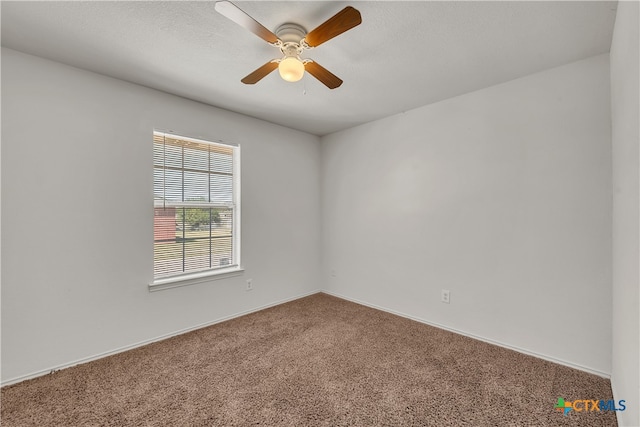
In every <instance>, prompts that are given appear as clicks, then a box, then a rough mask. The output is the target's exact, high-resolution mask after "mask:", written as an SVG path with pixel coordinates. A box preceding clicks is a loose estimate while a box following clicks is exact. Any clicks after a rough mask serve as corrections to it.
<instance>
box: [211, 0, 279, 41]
mask: <svg viewBox="0 0 640 427" xmlns="http://www.w3.org/2000/svg"><path fill="white" fill-rule="evenodd" d="M215 8H216V11H217V12H218V13H219V14H221V15H223V16H225V17H227V18H229V19H230V20H232V21H233V22H235V23H236V24H238V25H240V26H241V27H244V28H246V29H247V30H249V31H251V32H252V33H253V34H255V35H256V36H258V37H260V38H261V39H262V40H265V41H266V42H268V43H276V42H277V41H278V40H279V39H278V36H276V35H275V34H273V33H272V32H271V31H269V30H268V29H267V28H265V27H264V26H263V25H262V24H261V23H259V22H258V21H256V20H255V19H253V18H252V17H250V16H249V15H247V14H246V13H245V12H243V11H242V10H241V9H240V8H238V6H236V5H235V4H233V3H231V2H230V1H219V2H216V5H215Z"/></svg>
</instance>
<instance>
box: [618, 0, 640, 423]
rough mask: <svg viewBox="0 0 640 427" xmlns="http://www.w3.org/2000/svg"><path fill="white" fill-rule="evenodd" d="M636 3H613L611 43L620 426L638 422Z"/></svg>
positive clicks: (639, 73) (639, 191)
mask: <svg viewBox="0 0 640 427" xmlns="http://www.w3.org/2000/svg"><path fill="white" fill-rule="evenodd" d="M639 12H640V11H639V8H638V2H628V1H621V2H618V11H617V13H616V25H615V28H614V32H613V41H612V44H611V122H612V123H611V124H612V147H613V189H614V193H613V360H612V365H613V366H612V375H611V383H612V388H613V392H614V397H615V398H616V400H620V399H625V400H626V401H627V402H629V404H628V406H627V409H626V410H625V411H624V412H618V421H619V424H620V425H621V426H638V425H640V409H639V408H638V403H640V391H639V387H640V373H639V372H638V365H639V364H640V350H639V348H638V347H639V346H640V342H639V338H640V314H639V313H640V312H639V308H638V307H639V305H640V301H639V299H638V298H640V292H639V291H638V288H639V287H640V245H639V239H640V236H639V233H640V227H639V226H638V222H639V220H640V210H639V204H640V187H639V182H638V180H639V174H638V168H639V161H640V159H639V156H640V150H639V147H638V144H639V140H640V130H639V127H640V123H639V119H638V117H639V116H640V108H639V107H638V103H639V99H638V98H639V95H638V94H639V91H640V87H639V85H638V78H639V76H640V70H639V69H638V62H639V61H640V58H639V55H638V50H639V49H640V47H639V45H638V38H639V37H640V35H639V32H638V26H639V24H638V14H639Z"/></svg>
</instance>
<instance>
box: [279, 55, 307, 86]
mask: <svg viewBox="0 0 640 427" xmlns="http://www.w3.org/2000/svg"><path fill="white" fill-rule="evenodd" d="M278 72H279V73H280V77H282V79H283V80H286V81H288V82H297V81H298V80H300V79H301V78H302V76H303V75H304V64H303V63H302V61H300V60H299V59H298V58H296V57H295V56H288V57H286V58H285V59H283V60H282V61H280V64H278Z"/></svg>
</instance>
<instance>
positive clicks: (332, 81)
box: [304, 61, 342, 89]
mask: <svg viewBox="0 0 640 427" xmlns="http://www.w3.org/2000/svg"><path fill="white" fill-rule="evenodd" d="M304 69H305V70H306V71H307V72H308V73H309V74H311V75H312V76H313V77H315V78H316V79H318V80H320V81H321V82H322V83H323V84H324V85H325V86H326V87H328V88H329V89H335V88H337V87H338V86H340V85H341V84H342V80H340V79H339V78H338V77H336V76H335V75H334V74H333V73H332V72H331V71H329V70H327V69H326V68H324V67H323V66H322V65H320V64H318V63H317V62H313V61H310V62H307V63H305V64H304Z"/></svg>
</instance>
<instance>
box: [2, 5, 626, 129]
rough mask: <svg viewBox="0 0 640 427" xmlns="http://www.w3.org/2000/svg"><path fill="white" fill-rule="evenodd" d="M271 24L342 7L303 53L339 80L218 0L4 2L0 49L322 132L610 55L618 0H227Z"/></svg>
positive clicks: (305, 19)
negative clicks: (253, 79) (346, 23)
mask: <svg viewBox="0 0 640 427" xmlns="http://www.w3.org/2000/svg"><path fill="white" fill-rule="evenodd" d="M234 4H236V5H237V6H238V7H240V8H241V9H242V10H244V11H245V12H246V13H248V14H249V15H251V16H252V17H253V18H255V19H256V20H258V21H259V22H260V23H262V24H263V25H264V26H265V27H267V28H269V29H270V30H272V31H275V29H276V28H277V27H278V26H279V25H280V24H282V23H285V22H295V23H298V24H300V25H302V26H304V27H305V28H306V29H307V30H311V29H313V28H315V27H316V26H318V25H319V24H321V23H322V22H324V21H325V20H326V19H328V18H329V17H331V16H333V15H334V14H335V13H337V12H338V11H339V10H341V9H342V8H344V7H345V6H346V5H352V6H354V7H355V8H356V9H358V10H359V11H360V12H361V14H362V21H363V22H362V24H361V25H360V26H358V27H355V28H354V29H352V30H350V31H348V32H346V33H344V34H342V35H340V36H338V37H336V38H335V39H333V40H330V41H329V42H327V43H325V44H323V45H322V46H319V47H318V48H316V49H313V50H311V51H306V52H305V54H304V55H303V57H308V58H312V59H314V60H316V61H317V62H318V63H319V64H321V65H323V66H324V67H325V68H327V69H329V70H330V71H332V72H333V73H334V74H336V75H337V76H338V77H340V78H342V79H343V80H344V84H343V85H342V86H341V87H339V88H337V89H334V90H329V89H327V88H326V87H325V86H323V85H322V84H321V83H320V82H318V81H317V80H315V79H314V78H313V77H311V76H309V75H306V76H305V77H304V78H303V79H302V80H301V81H300V82H297V83H287V82H285V81H283V80H281V79H280V77H279V76H278V73H277V71H276V72H273V73H271V74H270V75H269V76H267V77H266V78H264V79H263V80H262V81H260V82H258V83H257V84H256V85H244V84H242V83H241V82H240V79H241V78H242V77H244V76H245V75H247V74H249V73H250V72H251V71H253V70H254V69H256V68H258V67H259V66H261V65H262V64H264V63H265V62H267V61H269V60H270V59H273V58H276V57H278V56H280V55H279V51H278V50H277V49H276V48H274V47H272V46H270V45H268V44H267V43H266V42H264V41H263V40H261V39H259V38H258V37H257V36H255V35H253V34H252V33H250V32H248V31H247V30H245V29H243V28H242V27H240V26H238V25H237V24H235V23H233V22H231V21H229V20H228V19H226V18H225V17H223V16H222V15H220V14H218V13H217V12H216V11H215V10H214V2H213V1H196V2H191V1H175V2H169V1H142V2H128V1H115V2H96V1H82V2H76V1H72V2H57V1H46V2H21V1H17V2H13V1H2V4H1V7H2V9H1V13H2V45H3V46H6V47H9V48H11V49H15V50H19V51H22V52H26V53H31V54H34V55H38V56H41V57H44V58H49V59H53V60H56V61H59V62H63V63H66V64H70V65H73V66H76V67H79V68H84V69H87V70H91V71H95V72H98V73H101V74H105V75H108V76H113V77H116V78H119V79H122V80H126V81H130V82H133V83H137V84H141V85H144V86H148V87H152V88H155V89H159V90H162V91H165V92H169V93H173V94H176V95H180V96H183V97H186V98H190V99H193V100H196V101H201V102H204V103H207V104H211V105H214V106H217V107H221V108H225V109H228V110H232V111H236V112H239V113H242V114H246V115H249V116H253V117H258V118H261V119H264V120H267V121H270V122H273V123H278V124H282V125H284V126H288V127H290V128H294V129H299V130H302V131H306V132H309V133H312V134H316V135H324V134H327V133H331V132H334V131H337V130H341V129H345V128H348V127H351V126H354V125H357V124H360V123H364V122H368V121H371V120H375V119H378V118H381V117H386V116H389V115H393V114H396V113H399V112H402V111H406V110H409V109H411V108H415V107H418V106H422V105H426V104H430V103H433V102H437V101H440V100H443V99H446V98H451V97H453V96H457V95H460V94H463V93H467V92H471V91H474V90H478V89H481V88H485V87H488V86H492V85H495V84H499V83H502V82H505V81H508V80H512V79H515V78H518V77H522V76H525V75H527V74H531V73H534V72H537V71H541V70H544V69H548V68H552V67H556V66H559V65H562V64H566V63H569V62H572V61H576V60H579V59H583V58H587V57H589V56H592V55H597V54H601V53H606V52H609V48H610V45H611V37H612V33H613V25H614V20H615V9H616V4H617V3H616V2H599V1H586V2H577V1H568V2H556V1H539V2H538V1H534V2H523V1H511V2H479V1H478V2H455V1H448V2H432V1H420V2H418V1H414V2H400V1H387V2H384V1H374V2H372V1H366V2H364V1H352V2H337V1H336V2H334V1H325V2H317V1H313V2H289V1H278V2H268V1H264V2H246V1H236V2H234Z"/></svg>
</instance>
